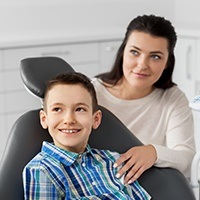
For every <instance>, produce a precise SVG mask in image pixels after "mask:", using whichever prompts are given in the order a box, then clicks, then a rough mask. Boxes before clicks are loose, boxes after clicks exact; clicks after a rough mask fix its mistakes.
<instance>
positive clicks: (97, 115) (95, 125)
mask: <svg viewBox="0 0 200 200" xmlns="http://www.w3.org/2000/svg"><path fill="white" fill-rule="evenodd" d="M101 118H102V112H101V111H100V110H98V111H96V112H95V113H94V122H93V126H92V128H93V129H97V128H98V127H99V125H100V124H101Z"/></svg>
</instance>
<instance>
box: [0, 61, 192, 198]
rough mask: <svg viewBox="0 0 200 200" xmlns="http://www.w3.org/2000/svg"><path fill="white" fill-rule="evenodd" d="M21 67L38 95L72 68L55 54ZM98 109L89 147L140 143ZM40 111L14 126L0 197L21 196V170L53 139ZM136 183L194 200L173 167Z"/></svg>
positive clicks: (157, 193) (1, 168) (158, 193)
mask: <svg viewBox="0 0 200 200" xmlns="http://www.w3.org/2000/svg"><path fill="white" fill-rule="evenodd" d="M20 67H21V77H22V80H23V83H24V84H25V86H26V87H27V88H28V90H29V91H31V92H32V93H33V94H35V95H36V96H38V97H40V98H42V97H43V95H44V89H45V81H46V80H48V79H50V78H52V77H54V76H55V75H57V74H60V73H65V72H68V71H73V69H72V68H71V67H70V65H69V64H68V63H66V62H65V61H64V60H62V59H59V58H56V57H38V58H27V59H24V60H22V61H21V66H20ZM22 103H23V102H22ZM100 109H101V110H102V112H103V119H102V123H101V125H100V127H99V128H98V129H97V130H95V131H93V133H92V134H91V137H90V140H89V143H90V145H91V146H92V147H95V148H99V149H110V150H113V151H118V152H120V153H123V152H125V151H126V150H128V149H129V148H130V147H132V146H138V145H142V143H141V142H140V141H139V140H138V139H137V138H136V137H134V135H133V134H132V133H131V132H130V131H129V130H128V129H127V128H126V127H125V126H124V125H123V124H122V123H121V121H120V120H119V119H118V118H117V117H115V116H114V115H113V114H112V113H111V112H109V111H108V110H107V109H105V108H103V107H101V106H100ZM39 110H40V108H38V110H32V111H29V112H27V113H25V114H24V115H22V116H21V117H20V118H19V119H18V120H17V121H16V122H15V124H14V125H13V128H12V130H11V133H10V136H9V139H8V142H7V145H6V148H5V151H4V155H3V158H2V160H1V165H0V199H1V200H22V199H24V197H23V185H22V170H23V168H24V166H25V165H26V164H27V163H28V162H29V160H30V159H31V158H33V157H34V156H35V155H36V154H37V153H38V152H39V151H40V148H41V144H42V141H44V140H46V141H52V139H51V137H50V136H49V134H48V133H47V131H46V130H44V129H43V128H42V127H41V126H40V122H39ZM139 182H140V184H141V185H142V186H143V187H144V188H145V189H146V190H147V191H148V192H149V194H150V195H151V196H152V197H153V199H154V200H195V197H194V194H193V191H192V189H191V187H190V185H189V183H188V181H187V180H186V179H185V177H184V176H183V175H182V174H181V173H180V172H179V171H177V170H175V169H171V168H157V167H152V168H150V169H149V170H147V171H146V172H145V173H144V174H143V175H142V176H141V177H140V178H139Z"/></svg>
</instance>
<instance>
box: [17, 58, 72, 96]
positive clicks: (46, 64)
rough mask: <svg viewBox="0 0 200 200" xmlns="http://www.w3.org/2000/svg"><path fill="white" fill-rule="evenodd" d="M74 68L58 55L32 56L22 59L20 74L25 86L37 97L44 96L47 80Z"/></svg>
mask: <svg viewBox="0 0 200 200" xmlns="http://www.w3.org/2000/svg"><path fill="white" fill-rule="evenodd" d="M73 71H74V69H73V68H72V67H71V66H70V65H69V64H68V63H67V62H66V61H65V60H63V59H61V58H58V57H32V58H25V59H23V60H21V63H20V75H21V78H22V81H23V83H24V85H25V87H26V88H27V89H28V90H29V91H30V92H31V93H33V94H34V95H36V96H37V97H40V98H43V97H44V92H45V89H46V81H48V80H50V79H52V78H53V77H55V76H57V75H59V74H61V73H67V72H73Z"/></svg>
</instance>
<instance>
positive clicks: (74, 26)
mask: <svg viewBox="0 0 200 200" xmlns="http://www.w3.org/2000/svg"><path fill="white" fill-rule="evenodd" d="M173 5H174V0H166V1H165V0H164V1H160V0H18V1H17V0H0V24H1V31H0V32H1V33H4V34H6V33H8V32H9V33H12V34H25V33H29V32H38V31H39V32H46V33H47V34H48V32H49V31H53V32H56V31H59V32H60V31H66V30H74V31H77V30H84V29H91V30H92V29H102V28H108V29H109V28H112V27H114V28H115V27H117V28H118V27H120V28H121V27H122V28H123V29H124V28H125V27H126V26H127V25H128V23H129V21H130V20H132V19H133V18H134V17H135V16H136V15H142V14H152V13H153V14H158V15H162V16H164V17H166V18H168V19H170V20H172V21H173V19H174V9H173V8H174V6H173Z"/></svg>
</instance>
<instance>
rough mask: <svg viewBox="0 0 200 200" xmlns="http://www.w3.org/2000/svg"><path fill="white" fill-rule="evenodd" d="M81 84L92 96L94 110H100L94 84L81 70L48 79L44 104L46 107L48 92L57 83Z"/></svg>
mask: <svg viewBox="0 0 200 200" xmlns="http://www.w3.org/2000/svg"><path fill="white" fill-rule="evenodd" d="M59 84H63V85H81V86H82V87H83V88H85V89H86V90H87V91H88V92H89V94H90V96H91V98H92V108H93V112H95V111H97V110H98V102H97V97H96V91H95V89H94V86H93V84H92V82H91V80H90V79H89V78H88V77H87V76H85V75H84V74H82V73H79V72H69V73H65V74H60V75H58V76H56V77H55V78H52V79H51V80H49V81H47V83H46V90H45V93H44V99H43V104H44V105H43V106H44V108H45V106H46V98H47V94H48V92H49V91H50V90H51V89H52V88H53V87H54V86H55V85H59Z"/></svg>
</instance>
